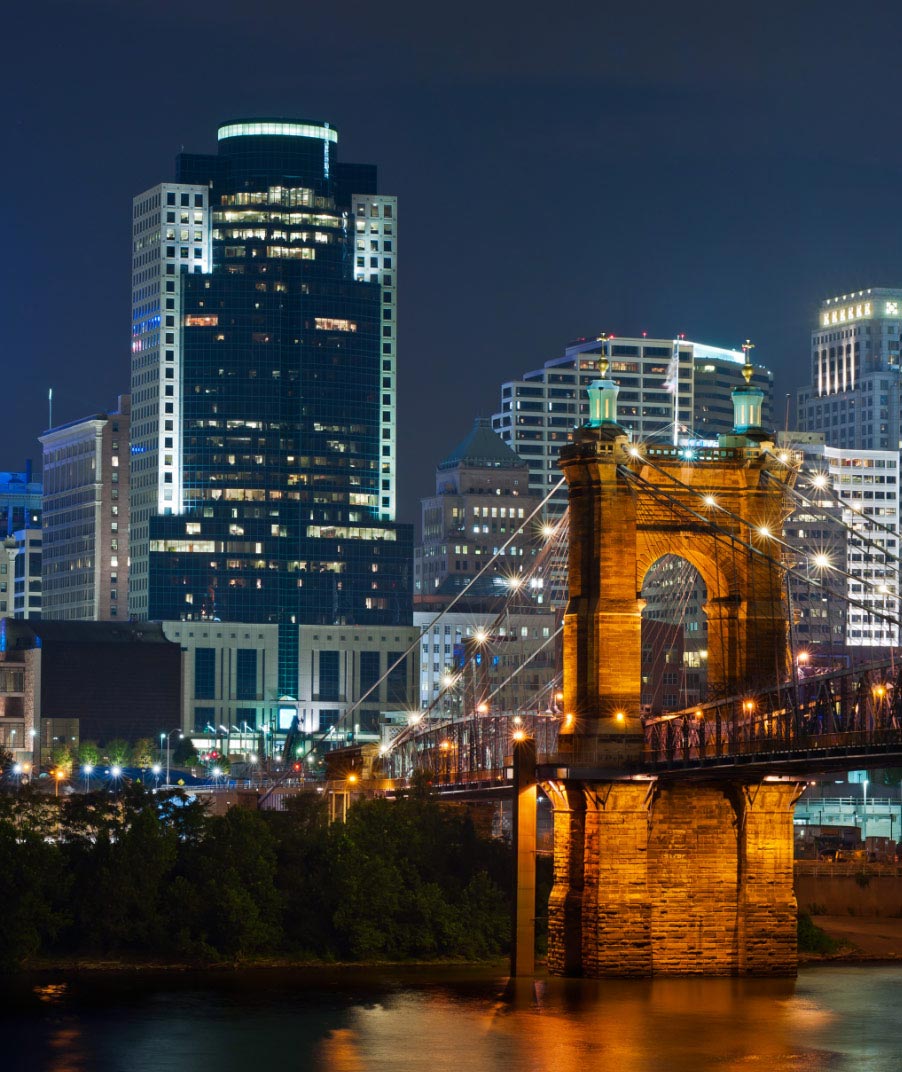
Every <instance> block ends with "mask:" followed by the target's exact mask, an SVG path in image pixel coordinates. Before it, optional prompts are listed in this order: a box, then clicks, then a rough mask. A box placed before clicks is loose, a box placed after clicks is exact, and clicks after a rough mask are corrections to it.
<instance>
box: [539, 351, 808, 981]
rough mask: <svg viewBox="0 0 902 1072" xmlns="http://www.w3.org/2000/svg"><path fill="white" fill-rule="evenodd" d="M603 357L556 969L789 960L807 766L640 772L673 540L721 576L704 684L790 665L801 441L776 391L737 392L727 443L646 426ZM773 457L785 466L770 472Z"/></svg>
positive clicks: (564, 752)
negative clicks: (634, 432)
mask: <svg viewBox="0 0 902 1072" xmlns="http://www.w3.org/2000/svg"><path fill="white" fill-rule="evenodd" d="M608 367H609V364H608V361H607V360H606V359H605V360H602V362H601V363H600V371H601V379H600V380H596V381H595V382H594V383H593V384H592V385H591V386H590V388H589V396H590V420H589V423H588V425H585V426H583V427H582V428H580V429H579V430H578V431H577V432H576V434H575V437H574V442H573V443H572V445H570V446H569V447H567V448H565V450H564V451H562V454H561V462H560V464H561V467H562V469H563V471H564V474H565V476H566V479H567V483H568V485H569V492H570V560H569V602H568V605H567V611H566V615H565V618H564V710H565V711H566V712H567V714H566V715H565V719H564V723H563V725H562V727H561V733H560V739H559V754H558V756H557V757H556V766H555V767H553V768H552V770H553V773H554V775H555V776H554V777H552V778H548V779H547V781H546V785H545V788H546V791H547V793H548V795H549V797H550V799H551V801H552V804H553V806H554V809H555V849H554V853H555V859H554V887H553V891H552V895H551V900H550V903H549V955H548V963H549V968H550V970H552V971H553V972H556V973H559V974H566V975H572V974H583V975H590V976H599V975H607V974H611V975H632V974H636V975H647V974H653V973H656V972H671V973H673V972H703V973H707V974H734V973H742V972H749V973H765V974H766V973H773V974H787V973H792V972H794V971H795V965H796V945H795V934H796V904H795V898H794V895H793V888H792V880H793V872H792V808H793V805H794V802H795V799H796V796H797V793H798V790H797V788H796V786H795V785H793V784H785V783H773V782H768V781H766V780H761V779H758V780H755V779H751V780H749V779H742V778H736V779H730V780H724V779H723V777H720V778H719V779H717V778H710V779H707V780H706V779H705V778H704V777H702V778H698V779H695V780H693V781H692V782H691V783H690V782H689V781H688V780H686V779H685V778H684V779H682V780H679V779H677V778H674V779H672V780H670V781H666V780H664V779H660V778H659V779H654V778H651V777H649V776H647V775H644V776H643V775H642V774H641V773H639V761H640V759H641V752H642V744H643V732H642V722H641V718H640V689H641V658H642V652H641V639H640V637H641V618H642V608H643V605H644V604H643V600H642V599H641V597H640V593H641V590H642V584H643V580H644V578H645V575H646V574H647V572H648V571H649V570H650V569H651V567H652V566H653V565H654V563H655V562H656V561H658V560H659V559H660V558H661V557H662V556H663V555H667V554H670V555H677V556H680V557H682V558H685V559H686V560H688V561H689V562H690V563H691V564H692V565H693V566H694V567H695V568H696V569H697V570H698V572H699V574H700V575H701V577H702V579H703V580H704V582H705V585H706V588H707V593H708V595H707V604H706V607H705V611H706V614H707V617H708V680H709V690H710V691H714V692H715V693H716V694H719V695H721V696H732V695H737V694H740V693H742V692H749V693H750V692H752V691H754V690H755V689H756V688H757V687H761V686H763V685H764V683H765V682H769V683H770V684H771V685H772V684H773V683H774V681H775V680H776V681H783V680H785V678H786V675H787V671H788V617H787V612H786V606H785V602H784V587H783V581H784V575H783V570H782V568H781V566H780V562H779V549H778V544H776V543H774V542H773V541H772V540H771V539H770V537H771V535H773V536H780V535H781V533H782V526H783V522H784V521H785V519H786V517H787V515H788V513H789V512H790V510H789V508H788V505H787V500H786V498H785V497H784V490H783V489H784V487H785V485H786V484H788V483H791V481H792V475H793V474H792V469H791V467H790V466H789V465H788V464H787V460H781V457H780V456H779V455H777V454H775V453H774V451H773V442H772V440H771V436H770V435H769V434H768V433H767V432H766V431H764V429H762V428H761V427H760V420H761V404H762V401H763V395H762V393H761V392H760V391H759V390H757V389H756V388H753V387H751V384H750V380H751V371H752V366H751V364H749V363H747V364H746V366H745V370H744V371H745V378H746V386H745V387H744V388H738V389H737V390H736V391H734V393H733V404H734V428H733V433H732V434H731V435H729V436H723V437H721V439H720V442H719V444H718V446H717V447H716V448H698V449H690V448H680V447H677V446H667V445H660V446H653V445H649V444H633V443H631V442H630V439H629V436H628V434H627V433H626V431H625V430H624V429H623V428H622V427H620V425H619V424H618V423H617V409H616V399H617V392H618V387H617V384H616V383H614V382H613V380H611V379H609V378H608V377H607V370H608ZM771 477H777V478H778V479H776V480H775V479H771Z"/></svg>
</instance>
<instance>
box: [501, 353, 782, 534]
mask: <svg viewBox="0 0 902 1072" xmlns="http://www.w3.org/2000/svg"><path fill="white" fill-rule="evenodd" d="M602 354H604V355H605V356H606V357H607V358H608V360H609V363H610V368H609V372H608V375H609V376H610V377H611V378H612V379H613V380H615V381H616V382H617V383H618V384H619V385H620V394H619V397H618V419H619V421H620V423H621V424H622V425H623V426H624V427H625V428H626V429H627V430H628V431H630V433H631V434H632V436H633V438H634V439H636V440H643V441H644V440H649V439H658V440H663V441H665V442H669V443H677V442H681V443H682V442H685V443H687V444H691V443H692V442H696V441H712V442H715V441H716V439H717V437H718V436H719V435H727V434H728V433H729V432H730V430H731V429H732V427H733V404H732V400H731V391H732V390H733V388H734V387H740V386H742V385H743V383H744V380H743V378H742V367H743V364H744V363H745V354H744V353H743V352H742V350H728V349H724V348H722V347H719V346H708V345H706V344H704V343H699V342H692V341H690V340H688V339H648V338H644V337H643V338H614V337H610V338H609V337H607V336H602V337H601V338H599V339H580V340H579V341H577V342H574V343H571V344H570V345H569V346H568V347H567V348H566V350H565V351H564V355H563V357H558V358H554V359H553V360H551V361H546V362H545V364H544V365H543V367H542V368H540V369H537V370H535V371H534V372H528V373H526V374H525V375H524V376H522V377H520V378H519V379H517V380H511V381H509V382H507V383H504V384H502V386H501V409H500V411H499V412H498V413H496V414H495V415H494V416H493V418H492V427H493V428H494V430H495V431H496V432H497V433H498V434H499V435H500V436H501V438H502V439H503V440H504V441H505V443H507V444H508V445H509V446H510V447H511V448H512V449H513V450H514V451H516V453H517V454H518V455H519V456H520V457H521V458H523V459H524V460H525V461H526V463H527V465H528V466H529V479H530V489H531V490H532V491H533V492H535V493H537V494H539V495H546V494H547V493H548V492H549V491H550V490H551V488H553V487H554V486H555V485H556V484H558V483H559V482H560V481H561V473H560V470H559V469H558V466H557V459H558V455H559V454H560V450H561V447H562V446H564V445H565V444H566V443H567V441H568V439H569V435H570V431H571V429H572V428H573V427H574V425H577V424H581V423H582V422H583V421H585V420H586V419H587V417H588V413H589V404H588V398H587V396H586V387H587V386H588V385H589V384H590V383H591V382H592V380H594V379H597V378H598V362H599V359H600V358H601V356H602ZM752 385H753V386H755V387H759V388H761V390H763V391H764V406H763V420H764V424H765V425H767V426H769V425H770V422H771V420H772V402H773V377H772V374H771V372H770V370H769V369H767V368H765V367H764V366H762V365H755V370H754V374H753V376H752ZM566 506H567V491H566V488H565V487H563V486H562V487H561V488H560V489H559V490H558V491H557V492H556V493H555V495H554V496H553V497H552V499H551V500H550V502H549V513H550V514H551V515H552V516H559V515H560V514H561V513H563V511H564V509H565V508H566Z"/></svg>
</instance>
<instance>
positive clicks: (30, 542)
mask: <svg viewBox="0 0 902 1072" xmlns="http://www.w3.org/2000/svg"><path fill="white" fill-rule="evenodd" d="M0 538H2V539H3V541H4V546H3V548H2V549H0V615H4V614H7V615H9V617H11V618H12V617H15V618H34V617H38V618H39V617H40V615H41V482H40V481H39V480H35V479H34V478H33V476H32V472H31V462H26V465H25V471H24V472H22V473H0Z"/></svg>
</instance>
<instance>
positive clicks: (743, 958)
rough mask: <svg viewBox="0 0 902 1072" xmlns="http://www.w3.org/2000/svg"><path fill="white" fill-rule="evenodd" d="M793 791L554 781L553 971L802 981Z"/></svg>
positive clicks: (783, 786)
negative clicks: (798, 951)
mask: <svg viewBox="0 0 902 1072" xmlns="http://www.w3.org/2000/svg"><path fill="white" fill-rule="evenodd" d="M799 792H800V787H798V786H796V785H795V784H787V783H777V782H767V781H758V782H754V783H751V784H749V783H747V782H740V781H738V780H735V779H730V780H727V779H724V780H717V781H712V782H705V783H698V782H692V783H691V784H690V783H687V782H669V783H660V782H659V783H655V782H654V781H630V780H622V781H621V780H617V781H597V782H589V781H585V782H577V781H574V782H567V783H563V784H560V783H556V784H551V785H549V787H548V795H549V797H550V799H551V801H552V804H553V806H554V833H555V843H554V886H553V889H552V893H551V897H550V900H549V934H548V945H549V948H548V969H549V971H550V972H552V974H556V975H584V976H588V977H593V978H594V977H600V976H647V975H654V974H706V975H741V974H749V975H794V974H795V971H796V902H795V895H794V893H793V871H792V852H793V834H792V810H793V805H794V803H795V800H796V799H797V798H798V795H799Z"/></svg>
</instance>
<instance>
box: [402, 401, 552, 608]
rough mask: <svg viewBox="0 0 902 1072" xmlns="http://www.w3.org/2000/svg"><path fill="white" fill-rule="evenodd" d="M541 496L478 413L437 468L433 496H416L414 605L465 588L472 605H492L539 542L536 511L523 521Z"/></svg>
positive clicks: (437, 603)
mask: <svg viewBox="0 0 902 1072" xmlns="http://www.w3.org/2000/svg"><path fill="white" fill-rule="evenodd" d="M540 501H541V498H540V496H539V495H537V494H535V493H534V492H532V491H531V490H530V487H529V468H528V465H527V463H526V462H525V461H523V460H522V459H521V458H519V457H518V456H517V454H516V453H515V452H514V451H513V450H511V448H510V447H509V446H507V444H506V443H504V442H503V440H502V439H501V438H500V437H499V436H497V435H496V434H495V433H494V432H493V431H492V429H491V426H490V422H489V421H488V420H487V419H486V418H482V417H480V418H477V420H476V422H475V424H474V426H473V428H472V430H471V431H470V432H469V434H468V435H467V436H466V437H465V438H464V439H463V441H462V442H461V443H459V444H458V446H457V447H455V449H454V450H453V451H452V452H451V453H450V454H449V455H448V457H447V458H445V459H444V461H442V462H441V463H440V464H439V466H438V468H437V469H436V473H435V495H433V496H430V497H429V498H428V499H423V500H422V529H421V534H422V535H421V541H420V543H419V544H418V545H417V548H416V555H415V563H414V605H415V606H416V607H417V608H426V607H430V608H433V609H438V608H440V607H444V606H447V605H448V604H449V603H450V602H451V601H452V600H454V599H457V598H459V597H460V596H461V593H462V592H463V591H464V589H468V591H467V594H466V597H465V598H466V599H467V603H468V605H470V606H476V605H479V608H480V609H483V610H484V609H490V608H489V607H486V606H485V605H484V604H485V601H486V600H487V599H488V600H494V601H495V604H496V605H498V603H497V601H498V600H499V599H500V600H503V599H505V598H506V596H507V595H508V593H509V591H510V589H511V587H512V586H516V585H517V584H518V583H519V581H520V580H521V578H522V576H523V574H524V571H528V570H529V568H530V566H531V565H532V562H533V560H534V559H535V558H536V556H537V555H538V554H539V552H540V550H541V548H542V536H541V528H542V517H541V515H539V514H537V515H536V517H535V518H534V519H533V521H532V522H530V523H529V524H527V521H528V519H529V518H530V516H531V515H532V514H533V513H535V511H536V509H537V507H538V506H539V503H540ZM524 526H525V527H524ZM521 527H523V531H522V532H519V531H518V530H520V529H521ZM496 555H497V556H498V557H497V558H495V561H494V563H492V559H493V558H494V557H495V556H496ZM486 567H488V568H486Z"/></svg>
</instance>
